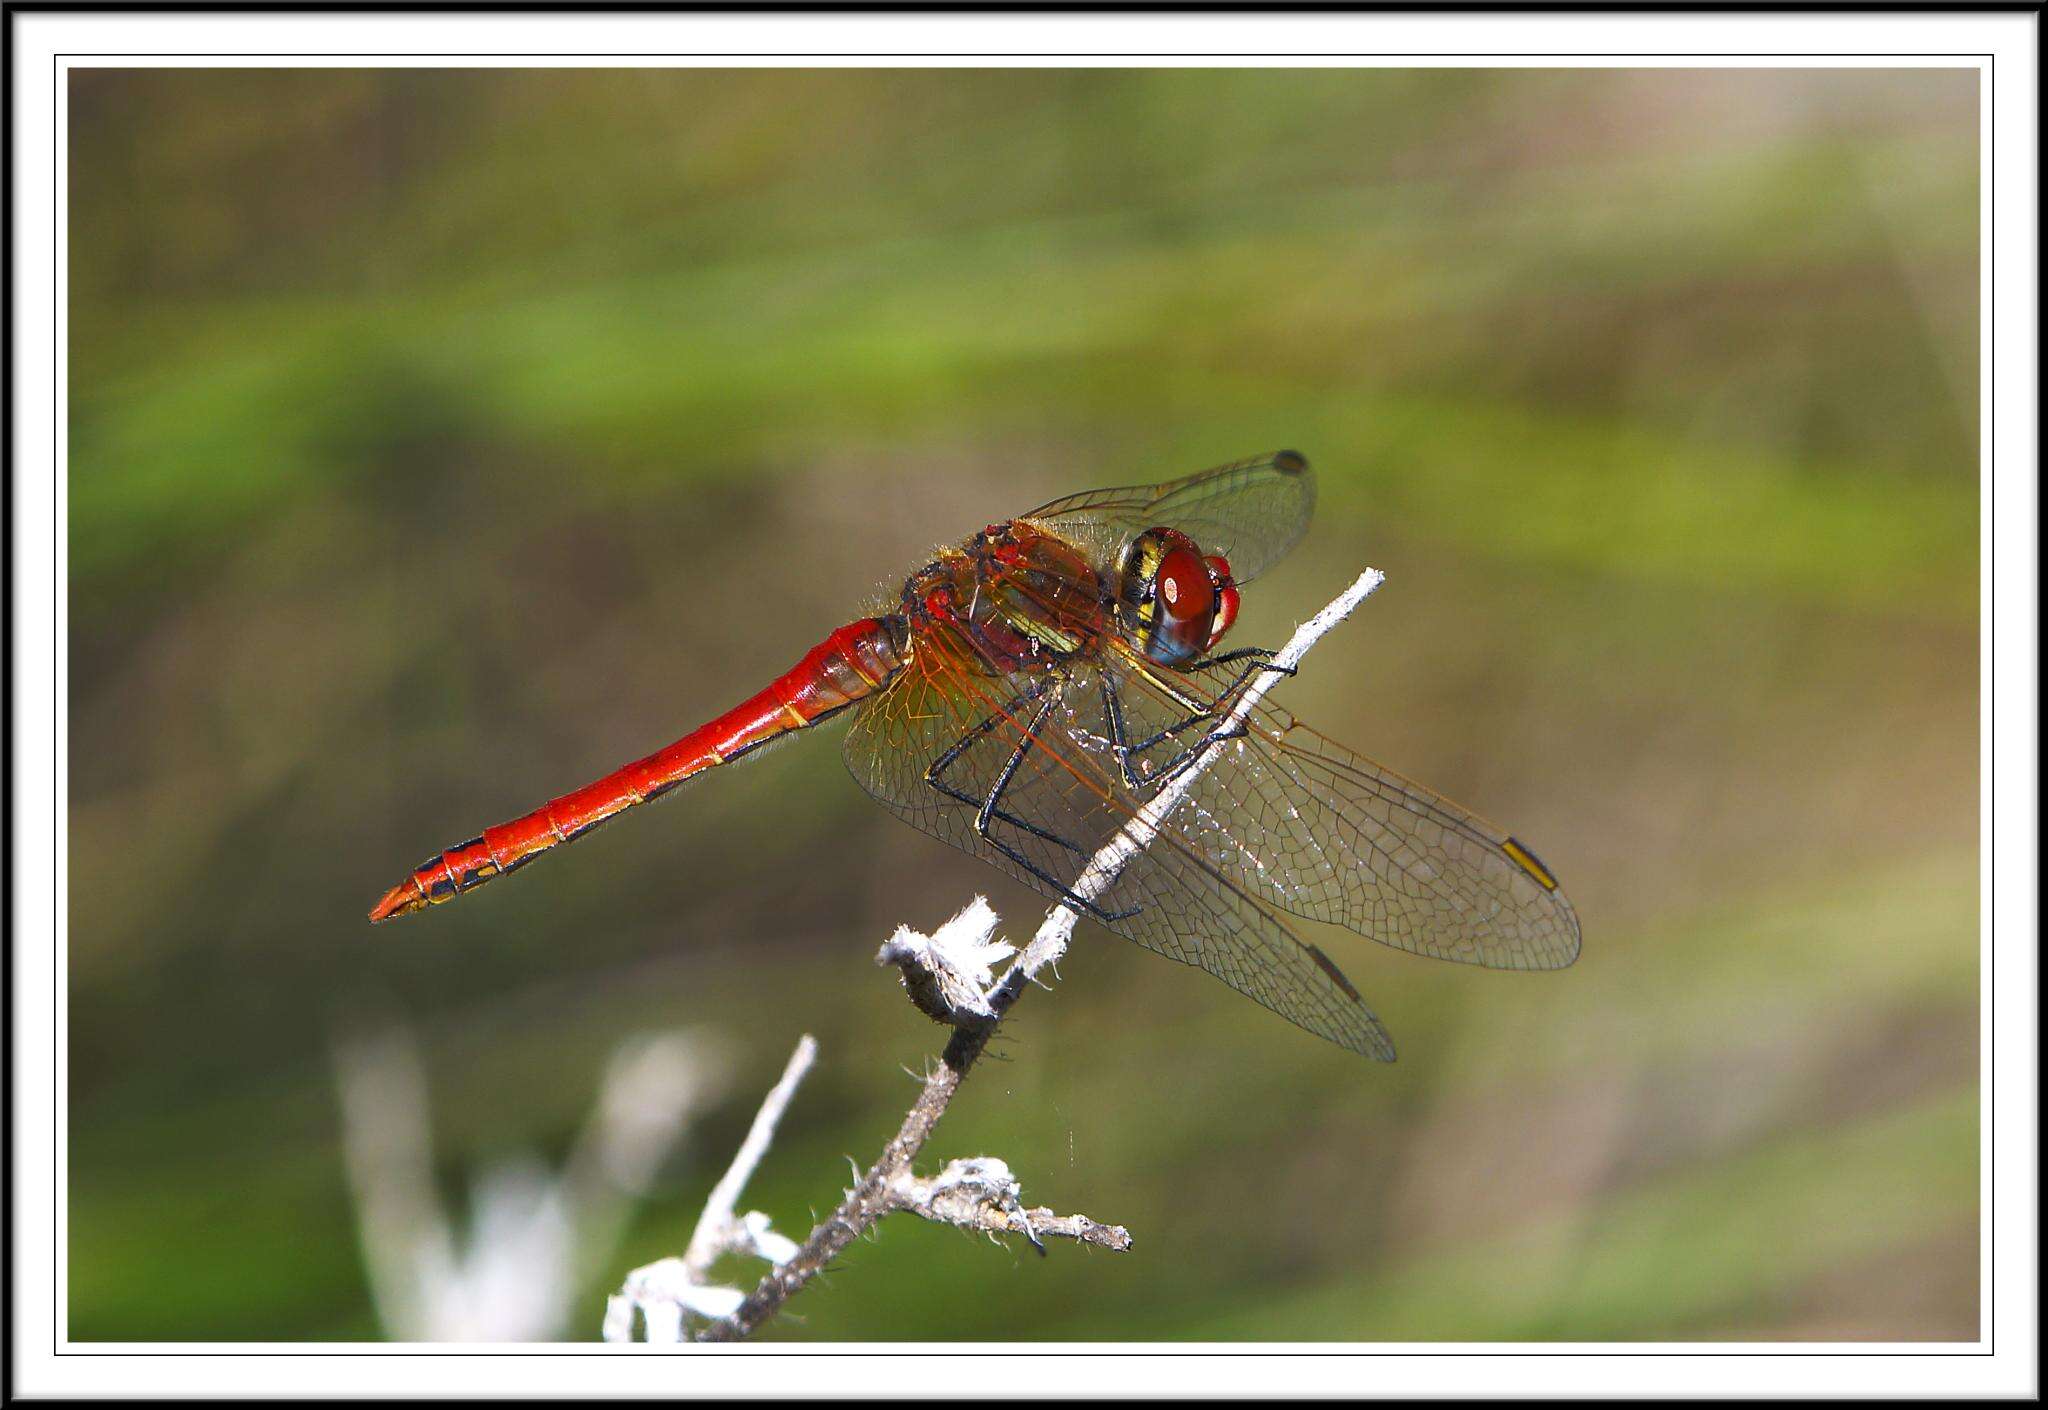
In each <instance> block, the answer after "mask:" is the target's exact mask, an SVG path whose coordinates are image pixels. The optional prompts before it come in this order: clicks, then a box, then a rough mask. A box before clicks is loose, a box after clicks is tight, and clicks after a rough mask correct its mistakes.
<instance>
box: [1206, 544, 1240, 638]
mask: <svg viewBox="0 0 2048 1410" xmlns="http://www.w3.org/2000/svg"><path fill="white" fill-rule="evenodd" d="M1202 561H1203V562H1204V563H1206V564H1208V565H1209V582H1210V584H1211V585H1212V586H1213V587H1214V588H1215V590H1216V621H1215V624H1214V625H1213V626H1211V627H1210V628H1209V644H1208V646H1207V647H1205V648H1204V650H1207V651H1214V650H1215V649H1216V643H1217V642H1219V641H1221V640H1223V634H1224V633H1225V632H1227V631H1229V630H1230V624H1231V623H1233V622H1235V621H1236V620H1237V580H1236V579H1234V578H1232V577H1231V576H1230V560H1229V559H1228V558H1225V557H1224V556H1223V555H1222V554H1220V553H1212V554H1210V555H1209V556H1208V557H1207V558H1204V559H1203V560H1202Z"/></svg>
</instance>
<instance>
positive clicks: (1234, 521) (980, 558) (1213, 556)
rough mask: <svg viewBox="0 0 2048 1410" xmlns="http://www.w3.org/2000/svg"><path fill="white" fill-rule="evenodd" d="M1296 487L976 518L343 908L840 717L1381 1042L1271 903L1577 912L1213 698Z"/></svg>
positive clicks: (1507, 849)
mask: <svg viewBox="0 0 2048 1410" xmlns="http://www.w3.org/2000/svg"><path fill="white" fill-rule="evenodd" d="M1314 505H1315V476H1314V473H1313V472H1312V471H1311V469H1310V467H1309V464H1308V461H1307V459H1306V458H1304V457H1303V456H1302V455H1300V454H1298V453H1297V452H1294V451H1281V452H1278V453H1276V454H1272V455H1266V456H1260V457H1257V458H1254V459H1250V460H1241V461H1236V462H1233V463H1231V464H1228V465H1222V466H1218V467H1217V468H1215V469H1213V470H1206V471H1203V472H1201V473H1199V474H1195V475H1189V476H1185V477H1183V478H1181V479H1176V480H1169V481H1166V482H1165V483H1162V484H1154V485H1138V486H1126V487H1122V488H1117V489H1104V490H1094V491H1090V492H1088V493H1085V494H1078V495H1071V496H1069V497H1067V498H1064V499H1056V500H1054V501H1052V502H1051V503H1050V504H1045V505H1041V506H1040V507H1038V508H1037V509H1034V510H1032V511H1031V512H1030V513H1028V514H1025V515H1023V516H1021V517H1019V518H1016V519H1011V520H1008V521H1006V522H1003V523H999V524H991V525H988V526H987V527H985V528H984V529H982V531H981V532H980V533H978V534H976V535H974V536H973V537H972V538H970V539H968V540H966V541H965V542H964V543H961V544H960V545H958V546H957V547H953V548H948V549H945V550H942V551H941V552H940V553H939V554H938V556H937V557H936V558H935V559H934V560H933V561H932V562H930V563H929V564H927V565H926V566H924V567H923V568H920V569H919V570H918V571H916V572H915V573H913V574H911V575H910V577H909V578H908V579H907V580H905V582H904V585H903V590H902V593H901V596H900V598H899V599H898V600H897V601H896V602H895V603H893V604H891V606H890V608H889V609H888V610H883V611H878V612H877V613H876V614H875V615H872V616H867V617H862V618H860V619H859V620H857V621H853V622H850V623H848V624H847V625H845V626H842V627H840V628H838V629H837V630H836V631H834V632H832V633H831V634H830V635H828V636H827V637H826V638H825V639H824V640H823V641H821V642H819V643H818V644H817V645H816V646H813V647H812V648H811V649H810V650H809V651H808V652H806V653H805V654H804V656H803V658H802V659H801V660H800V661H798V662H797V663H796V665H794V666H793V667H791V668H790V669H789V670H788V671H786V672H784V673H783V674H782V675H780V676H778V677H777V678H776V679H775V680H773V681H771V682H770V683H769V684H768V685H767V686H766V687H765V688H764V689H762V690H761V691H760V692H759V693H757V694H755V695H754V696H752V697H751V698H749V699H748V700H746V701H745V702H743V703H742V704H740V705H738V706H736V707H734V708H733V709H731V710H729V711H727V712H726V713H725V714H723V715H720V716H719V717H718V718H717V719H715V720H712V721H711V722H710V723H708V724H706V725H704V726H702V727H701V728H699V729H697V730H694V731H692V732H691V733H689V734H687V735H685V736H683V737H682V738H681V739H679V740H677V741H676V742H675V743H673V744H671V745H669V746H668V747H667V748H665V749H663V750H661V751H659V752H658V753H655V754H650V755H649V756H647V757H646V758H644V759H640V760H637V761H636V762H634V763H631V764H627V765H626V766H625V767H623V768H621V769H619V770H617V771H616V772H614V773H612V774H609V775H607V776H606V777H604V778H602V779H599V780H598V781H597V782H595V783H592V784H589V785H587V786H586V787H583V788H579V789H577V790H576V791H575V792H573V793H568V794H564V795H563V796H562V797H559V798H556V799H555V800H553V801H552V802H550V803H547V804H546V805H544V806H542V807H540V808H537V809H535V810H534V811H533V812H530V813H528V814H526V815H525V816H523V817H520V818H516V819H514V820H513V821H511V822H507V823H503V824H501V825H499V826H497V827H492V828H487V829H485V831H484V832H483V833H482V834H481V835H480V836H477V837H474V838H471V839H470V840H469V841H467V842H463V843H460V844H458V845H457V846H454V847H451V848H449V849H447V850H446V851H444V852H441V853H439V854H438V855H436V856H434V857H431V858H429V859H428V860H427V861H426V862H424V863H422V864H421V865H420V866H419V867H417V868H416V869H414V871H413V872H412V873H411V875H409V876H407V877H406V878H405V880H403V881H401V882H400V883H399V884H398V885H396V886H394V887H392V888H391V890H390V891H388V892H386V893H385V894H384V896H383V898H382V899H380V900H379V901H378V902H377V904H376V906H375V907H374V908H373V909H372V910H371V912H370V919H371V920H372V921H386V920H390V919H391V918H393V917H395V916H399V915H404V914H407V913H409V912H413V911H421V910H424V909H426V908H427V907H429V906H432V905H436V904H438V903H441V902H445V901H449V900H453V899H454V898H455V897H457V896H460V895H462V894H463V893H465V892H468V891H473V890H475V889H476V888H477V887H479V886H481V885H483V884H484V883H486V882H489V881H494V880H496V879H497V878H499V877H501V876H504V875H506V874H507V873H509V872H513V871H517V870H518V869H519V868H521V867H523V866H525V865H526V864H527V863H529V862H531V861H533V860H534V859H535V858H536V857H538V856H540V855H541V854H542V853H544V852H547V851H550V850H551V849H553V848H556V847H559V846H561V845H562V844H564V843H567V842H571V841H573V840H575V839H576V838H578V837H581V836H583V835H584V834H585V833H588V832H589V831H591V830H592V829H593V828H595V827H598V826H599V825H600V824H603V823H605V822H608V821H610V820H611V819H613V818H615V817H617V816H618V815H619V814H621V813H623V812H625V811H626V810H627V809H629V808H633V807H637V806H638V805H640V804H642V803H647V802H651V801H653V800H654V799H656V798H660V797H662V796H664V795H665V794H668V793H670V792H672V791H674V790H675V789H677V788H679V787H680V786H681V785H683V784H684V783H686V782H688V781H689V780H691V779H694V778H696V777H697V776H698V775H699V774H702V773H704V772H706V771H708V770H710V769H713V768H716V767H718V766H720V765H723V764H730V763H732V762H734V761H735V760H738V759H741V758H743V757H745V756H746V755H748V754H750V753H752V752H754V751H755V750H758V749H760V748H761V747H763V746H764V745H766V744H769V743H771V742H773V741H775V740H777V739H779V738H781V737H782V736H784V735H787V734H790V733H792V732H794V731H798V730H805V729H809V728H812V727H813V726H816V725H819V724H822V723H824V722H825V721H827V720H831V719H835V718H837V717H839V716H841V715H849V716H850V717H851V722H850V725H849V727H848V729H847V732H846V738H845V742H844V756H845V760H846V764H847V767H848V768H849V769H850V770H851V772H852V773H853V776H854V778H855V779H856V780H858V781H859V783H860V785H861V786H862V787H863V788H864V789H866V791H867V792H868V793H869V794H871V795H872V796H873V797H874V798H875V799H876V800H877V801H878V802H880V803H881V804H882V805H883V806H884V807H886V808H888V809H889V810H890V811H891V812H893V813H895V814H896V815H897V816H898V817H900V818H902V819H903V820H904V821H905V822H908V823H909V824H910V825H911V826H913V827H916V828H918V829H920V830H921V831H923V832H926V833H928V834H930V835H931V836H933V837H936V838H938V839H940V840H941V841H944V842H947V843H950V844H952V845H953V846H955V847H958V848H960V849H962V850H963V851H966V852H968V853H971V854H972V855H974V856H976V857H979V858H982V859H983V860H985V861H987V862H990V863H992V864H993V865H995V866H996V867H998V868H1000V869H1001V870H1003V871H1005V872H1007V873H1009V874H1010V875H1011V876H1012V877H1014V878H1016V879H1017V880H1019V881H1021V882H1023V883H1024V884H1025V885H1027V886H1029V887H1032V888H1034V889H1035V890H1037V891H1038V892H1040V893H1041V894H1042V895H1044V896H1046V897H1048V898H1050V899H1052V900H1054V901H1056V902H1064V903H1066V904H1068V905H1070V906H1072V907H1073V908H1075V909H1076V910H1077V911H1079V912H1080V913H1081V914H1082V915H1083V916H1085V917H1088V918H1092V919H1093V920H1095V921H1098V922H1100V923H1101V924H1102V925H1103V926H1104V927H1106V928H1107V929H1109V930H1110V931H1112V932H1114V933H1115V934H1118V935H1121V936H1123V937H1124V938H1126V939H1128V940H1132V941H1135V942H1136V943H1137V944H1139V945H1141V946H1143V947H1144V948H1145V949H1147V950H1151V951H1153V952H1155V953H1157V954H1161V955H1164V956H1166V957H1168V958H1169V959H1174V960H1178V961H1181V962H1183V963H1186V964H1190V965H1195V966H1198V967H1200V968H1201V969H1203V970H1206V971H1207V972H1208V973H1210V974H1212V975H1214V976H1215V977H1216V978H1218V979H1221V980H1222V981H1223V982H1224V983H1225V984H1228V985H1229V986H1230V987H1231V988H1233V989H1236V990H1237V991H1239V992H1240V993H1242V994H1244V995H1246V996H1247V997H1249V998H1251V999H1253V1000H1255V1001H1256V1002H1258V1003H1260V1004H1262V1005H1264V1006H1265V1007H1266V1008H1268V1009H1271V1010H1272V1011H1274V1012H1275V1013H1277V1014H1279V1015H1280V1016H1282V1017H1283V1018H1286V1019H1288V1020H1290V1021H1291V1022H1293V1023H1295V1024H1298V1025H1299V1026H1301V1027H1302V1028H1305V1029H1307V1030H1309V1031H1310V1032H1312V1033H1315V1034H1319V1035H1320V1036H1322V1037H1324V1038H1327V1039H1330V1040H1331V1041H1333V1042H1335V1043H1338V1044H1340V1045H1341V1046H1343V1047H1346V1048H1349V1049H1351V1050H1353V1051H1355V1052H1358V1053H1362V1054H1365V1055H1367V1056H1370V1057H1374V1058H1378V1059H1381V1060H1384V1061H1392V1060H1393V1058H1394V1044H1393V1041H1392V1039H1391V1038H1390V1037H1389V1036H1388V1035H1387V1031H1386V1029H1385V1027H1384V1026H1383V1025H1382V1024H1381V1022H1380V1020H1379V1019H1378V1017H1377V1016H1375V1014H1374V1013H1373V1011H1372V1010H1371V1008H1370V1007H1369V1006H1368V1005H1367V1004H1366V1003H1365V1001H1364V999H1363V998H1362V997H1361V996H1360V994H1359V992H1358V990H1357V989H1356V988H1355V987H1354V986H1353V985H1352V983H1351V981H1350V980H1348V979H1347V978H1345V976H1344V973H1343V971H1341V970H1340V969H1339V968H1338V967H1337V966H1336V965H1335V964H1334V963H1332V961H1331V960H1330V959H1329V957H1328V956H1327V955H1325V954H1324V953H1323V951H1322V950H1321V949H1319V948H1318V947H1317V946H1315V945H1314V944H1312V943H1310V942H1309V941H1308V940H1306V939H1305V938H1303V937H1302V936H1301V935H1300V934H1299V933H1297V931H1296V930H1295V929H1294V928H1293V927H1292V926H1290V925H1289V924H1288V923H1287V921H1286V920H1285V919H1284V918H1283V917H1284V916H1289V915H1291V916H1296V917H1301V918H1303V919H1306V920H1310V921H1318V922H1330V923H1334V924H1336V925H1339V926H1343V927H1346V928H1348V929H1350V930H1352V931H1355V932H1357V933H1358V934H1360V935H1363V936H1366V937H1368V938H1370V939H1373V940H1376V941H1379V942H1380V943H1382V944H1385V945H1389V946H1392V947H1394V948H1395V949H1399V950H1404V951H1408V952H1410V953H1412V954H1417V955H1424V956H1430V957H1434V958H1437V959H1445V960H1453V961H1460V962H1463V963H1467V964H1475V965H1480V966H1485V967H1488V968H1493V969H1508V970H1551V969H1560V968H1563V967H1564V966H1567V965H1569V964H1571V963H1572V962H1573V961H1574V960H1575V959H1576V958H1577V957H1578V954H1579V921H1578V916H1577V913H1576V912H1575V911H1574V910H1573V909H1572V905H1571V902H1570V901H1568V900H1567V899H1566V898H1565V894H1564V891H1563V889H1562V888H1561V887H1560V885H1559V883H1558V880H1557V877H1556V875H1555V874H1554V873H1553V872H1552V871H1551V870H1550V868H1549V867H1547V866H1545V865H1544V863H1543V862H1542V861H1541V860H1540V859H1539V858H1538V857H1537V855H1536V853H1535V852H1534V851H1533V850H1532V849H1531V848H1530V847H1528V846H1527V845H1526V844H1524V843H1523V842H1521V841H1519V840H1517V839H1516V838H1515V837H1513V836H1511V835H1510V834H1508V833H1507V832H1505V831H1503V830H1502V829H1500V828H1498V827H1496V826H1495V825H1494V824H1492V823H1490V822H1488V821H1486V820H1485V819H1484V818H1482V817H1480V816H1478V815H1477V814H1475V813H1473V812H1470V811H1468V810H1467V809H1465V808H1463V807H1461V806H1459V805H1458V804H1456V803H1453V802H1451V801H1449V800H1448V799H1446V798H1443V797H1441V796H1439V795H1438V794H1436V793H1434V792H1432V791H1430V790H1429V789H1427V788H1425V787H1423V786H1422V785H1420V784H1418V783H1415V782H1412V781H1411V780H1409V779H1407V778H1404V777H1402V776H1401V775H1400V774H1397V773H1395V772H1393V771H1392V770H1390V769H1387V768H1383V767H1382V766H1380V765H1379V764H1376V763H1374V762H1373V761H1371V760H1370V759H1367V758H1365V757H1364V756H1362V755H1360V754H1356V753H1354V752H1352V751H1351V750H1349V749H1347V748H1345V747H1344V746H1343V745H1341V744H1338V743H1336V742H1334V741H1333V740H1331V739H1329V738H1328V737H1326V736H1324V735H1322V734H1320V733H1317V732H1316V731H1315V730H1313V729H1311V728H1309V727H1308V726H1307V725H1304V724H1302V723H1300V722H1299V721H1297V720H1296V719H1295V718H1294V717H1293V716H1292V715H1291V714H1289V713H1287V712H1286V711H1285V710H1283V709H1281V708H1279V707H1278V706H1276V705H1274V704H1272V703H1270V701H1269V700H1266V699H1264V698H1260V699H1259V700H1258V701H1257V703H1256V704H1255V705H1253V706H1252V707H1251V708H1250V709H1249V710H1245V709H1241V708H1235V707H1237V706H1238V705H1239V704H1240V702H1241V697H1242V696H1243V694H1244V692H1245V691H1246V690H1247V688H1248V687H1249V685H1250V684H1251V682H1253V681H1254V680H1256V679H1258V678H1259V676H1260V674H1261V673H1262V672H1268V671H1273V670H1276V669H1280V668H1277V667H1275V665H1274V664H1273V663H1274V659H1275V658H1274V653H1272V652H1270V651H1267V650H1265V649H1263V648H1260V647H1254V646H1239V647H1226V646H1225V645H1224V641H1225V638H1226V637H1227V636H1228V635H1229V633H1230V629H1231V627H1232V625H1233V624H1234V623H1235V622H1236V620H1237V616H1238V609H1239V606H1240V603H1241V593H1242V590H1243V588H1244V587H1245V586H1246V585H1247V584H1249V583H1251V582H1252V581H1253V580H1254V579H1256V578H1257V577H1258V576H1259V575H1260V574H1261V573H1263V572H1265V571H1266V570H1267V569H1268V568H1270V567H1271V566H1272V565H1273V564H1274V563H1275V562H1276V561H1278V560H1279V559H1280V558H1281V557H1282V556H1283V555H1284V554H1286V553H1287V552H1288V551H1289V550H1290V549H1291V548H1293V547H1294V545H1295V544H1296V543H1297V542H1298V541H1299V540H1300V539H1301V537H1302V535H1303V534H1304V533H1305V532H1306V530H1307V527H1308V523H1309V519H1310V515H1311V512H1312V510H1313V509H1314ZM1212 751H1223V752H1222V754H1220V755H1218V756H1217V757H1213V758H1209V757H1208V756H1209V755H1210V754H1211V753H1212ZM1203 760H1206V762H1204V763H1203V764H1202V767H1201V768H1200V769H1195V767H1194V766H1195V765H1196V764H1197V762H1198V761H1203ZM1191 770H1192V771H1193V772H1194V773H1195V777H1194V778H1193V779H1192V780H1190V781H1189V782H1188V783H1186V784H1184V785H1183V790H1184V791H1183V794H1182V796H1181V798H1180V800H1179V801H1178V803H1177V804H1176V805H1175V807H1174V809H1173V811H1172V812H1171V813H1169V814H1167V816H1166V817H1165V819H1164V821H1163V822H1162V823H1160V824H1159V825H1158V826H1157V827H1156V828H1154V829H1153V830H1152V839H1151V841H1150V844H1149V845H1148V846H1147V847H1146V848H1144V849H1143V850H1141V851H1138V852H1137V853H1136V854H1135V855H1133V856H1131V857H1130V858H1129V860H1128V861H1127V863H1126V864H1125V866H1124V868H1123V870H1122V871H1121V872H1119V873H1118V874H1117V875H1116V878H1115V880H1114V881H1113V882H1112V883H1111V884H1110V885H1109V886H1107V887H1106V888H1103V889H1100V890H1095V889H1093V888H1092V887H1091V890H1090V894H1088V895H1086V896H1083V895H1081V894H1079V893H1078V892H1077V891H1076V890H1075V889H1074V888H1075V884H1076V881H1077V879H1078V878H1079V877H1080V875H1081V874H1082V873H1083V871H1084V869H1085V868H1086V866H1087V864H1088V862H1089V860H1090V859H1091V858H1093V857H1094V856H1095V855H1096V854H1097V853H1098V852H1099V851H1100V850H1101V849H1102V848H1103V847H1104V846H1106V845H1108V844H1109V843H1110V842H1111V841H1112V840H1113V839H1115V838H1116V837H1117V835H1118V834H1119V833H1120V832H1121V831H1123V830H1124V829H1125V828H1127V827H1128V826H1130V824H1131V822H1132V820H1133V818H1135V817H1136V816H1137V815H1138V813H1139V812H1140V810H1141V809H1143V808H1145V806H1146V804H1147V802H1148V801H1149V800H1151V799H1153V798H1155V797H1156V796H1157V795H1158V794H1159V792H1160V790H1161V789H1163V788H1165V787H1167V786H1168V785H1169V784H1170V783H1173V782H1174V781H1175V780H1176V779H1180V778H1182V777H1183V776H1184V775H1186V774H1187V773H1189V772H1190V771H1191ZM1155 811H1157V810H1155Z"/></svg>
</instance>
